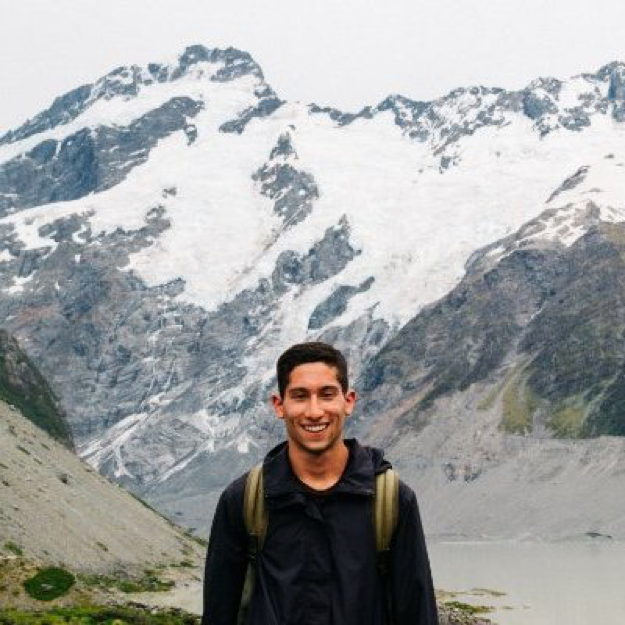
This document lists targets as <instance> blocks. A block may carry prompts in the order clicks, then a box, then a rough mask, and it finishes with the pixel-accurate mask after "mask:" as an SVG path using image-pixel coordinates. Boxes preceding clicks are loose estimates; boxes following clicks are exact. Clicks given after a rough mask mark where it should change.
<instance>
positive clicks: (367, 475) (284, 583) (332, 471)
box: [202, 343, 438, 625]
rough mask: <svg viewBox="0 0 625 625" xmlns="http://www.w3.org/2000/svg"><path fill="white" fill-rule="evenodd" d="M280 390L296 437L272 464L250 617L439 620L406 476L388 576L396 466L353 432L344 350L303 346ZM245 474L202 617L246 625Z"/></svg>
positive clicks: (294, 624) (209, 567)
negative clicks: (384, 543) (379, 477)
mask: <svg viewBox="0 0 625 625" xmlns="http://www.w3.org/2000/svg"><path fill="white" fill-rule="evenodd" d="M277 373H278V388H279V393H278V394H277V395H274V396H273V397H272V402H273V407H274V410H275V412H276V415H277V417H278V418H279V419H281V420H282V421H284V424H285V428H286V435H287V441H286V442H285V443H282V444H280V445H279V446H278V447H276V448H275V449H273V450H272V451H271V452H269V454H268V455H267V456H266V458H265V460H264V463H263V480H264V494H265V505H266V508H267V511H268V519H269V521H268V527H267V533H266V537H265V540H264V543H263V547H262V549H261V550H260V553H259V556H258V559H257V563H256V582H255V586H254V592H253V595H252V600H251V604H250V617H249V623H250V625H278V624H279V625H286V624H289V625H383V624H385V623H387V612H388V603H389V601H390V603H391V608H392V612H393V623H394V625H435V624H436V623H437V622H438V620H437V613H436V602H435V598H434V590H433V585H432V577H431V574H430V566H429V562H428V556H427V552H426V547H425V540H424V536H423V530H422V527H421V521H420V518H419V511H418V508H417V501H416V498H415V494H414V492H413V491H412V490H411V489H410V488H409V487H408V486H406V485H405V484H404V483H403V482H401V483H400V487H399V515H398V523H397V527H396V528H395V532H394V535H393V538H392V540H391V543H390V554H389V559H388V576H383V575H381V573H380V570H379V567H378V566H377V564H378V560H377V558H376V551H375V541H374V523H373V515H372V503H373V495H374V492H375V475H376V474H377V473H381V472H383V471H385V470H386V469H387V468H389V467H390V464H389V463H388V462H387V461H386V460H384V459H383V456H382V452H381V451H380V450H377V449H373V448H369V447H363V446H361V445H360V444H359V443H358V442H357V441H356V440H345V439H344V438H343V426H344V423H345V419H346V418H347V417H348V416H349V415H350V414H351V412H352V410H353V409H354V404H355V402H356V394H355V392H354V391H353V390H350V389H349V386H348V378H347V364H346V362H345V359H344V358H343V356H342V354H341V353H340V352H339V351H337V350H336V349H334V348H333V347H331V346H330V345H326V344H324V343H302V344H299V345H294V346H293V347H291V348H290V349H288V350H287V351H286V352H285V353H284V354H282V356H280V358H279V360H278V365H277ZM245 481H246V476H243V477H241V478H239V479H238V480H236V481H234V482H233V483H232V484H230V486H228V488H227V489H226V490H225V491H224V492H223V494H222V496H221V498H220V500H219V504H218V506H217V510H216V512H215V518H214V520H213V526H212V530H211V536H210V541H209V545H208V554H207V558H206V574H205V580H204V616H203V620H202V623H203V625H235V624H236V620H237V612H238V609H239V603H240V598H241V591H242V588H243V583H244V579H245V574H246V569H247V564H248V534H247V532H246V529H245V525H244V520H243V501H244V488H245Z"/></svg>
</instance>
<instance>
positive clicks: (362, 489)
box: [263, 438, 391, 497]
mask: <svg viewBox="0 0 625 625" xmlns="http://www.w3.org/2000/svg"><path fill="white" fill-rule="evenodd" d="M345 444H346V445H347V447H348V449H349V460H348V461H347V466H346V467H345V471H344V472H343V475H341V477H340V479H339V481H338V482H337V483H336V485H335V486H334V487H333V492H342V493H352V494H359V495H373V494H374V492H375V476H376V475H377V474H378V473H382V472H384V471H386V470H387V469H390V468H391V463H390V462H389V461H388V460H386V459H385V458H384V452H383V451H382V450H381V449H377V448H375V447H368V446H365V445H361V444H360V443H359V442H358V441H357V440H356V439H355V438H352V439H346V440H345ZM263 478H264V488H265V493H266V495H267V496H268V497H274V496H278V495H286V494H292V493H301V494H306V493H308V492H309V491H308V490H307V489H306V487H305V486H304V484H302V482H301V481H300V480H299V479H298V477H297V476H296V475H295V473H293V469H292V468H291V463H290V461H289V456H288V442H283V443H280V444H279V445H278V446H276V447H274V448H273V449H272V450H271V451H270V452H269V453H268V454H267V456H266V457H265V460H264V462H263Z"/></svg>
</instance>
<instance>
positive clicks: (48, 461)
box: [0, 402, 203, 575]
mask: <svg viewBox="0 0 625 625" xmlns="http://www.w3.org/2000/svg"><path fill="white" fill-rule="evenodd" d="M0 458H2V460H1V461H0V535H1V536H2V538H3V540H2V543H0V552H5V553H6V554H9V553H10V547H8V546H7V544H9V545H10V544H12V545H13V546H14V547H13V549H16V548H19V549H20V550H21V551H22V552H23V554H24V556H25V557H27V558H31V559H33V560H35V561H38V562H46V563H53V564H57V565H63V566H65V567H67V568H69V569H70V570H72V571H78V572H93V573H104V572H111V571H123V572H124V573H125V574H127V575H129V574H133V573H142V572H143V570H144V569H145V568H146V567H149V566H152V565H156V564H168V565H169V564H175V563H179V562H180V561H181V560H185V559H186V560H191V561H194V562H197V561H198V560H199V559H200V558H201V557H202V552H203V548H202V547H201V546H200V545H198V544H197V543H196V542H195V541H194V540H192V539H191V538H189V537H188V536H186V535H184V534H183V533H182V531H181V530H179V529H178V528H176V527H175V526H173V525H172V524H171V523H169V522H168V521H166V520H165V519H164V518H162V517H160V516H159V515H158V514H156V513H155V512H154V511H152V510H150V509H149V508H148V507H147V506H145V505H144V504H143V503H142V502H140V501H138V500H137V499H135V498H134V497H133V496H132V495H130V494H129V493H127V492H125V491H124V490H122V489H121V488H119V487H118V486H117V485H115V484H113V483H111V482H109V481H108V480H107V479H106V478H104V477H102V476H100V475H98V474H97V472H95V471H94V470H93V469H92V468H91V467H89V465H87V464H86V463H84V462H82V461H81V460H79V459H78V458H77V457H76V456H75V455H74V454H73V453H72V452H71V451H69V450H68V449H66V448H65V447H63V446H62V445H60V444H59V443H57V442H56V441H54V440H53V439H52V438H50V437H49V436H48V435H47V434H46V433H45V432H43V431H42V430H40V429H39V428H36V427H35V426H34V425H33V424H32V423H30V422H29V421H27V420H26V419H25V418H24V417H23V416H22V415H21V414H20V413H19V412H18V411H16V410H15V409H14V408H11V407H9V406H8V405H7V404H5V403H4V402H0Z"/></svg>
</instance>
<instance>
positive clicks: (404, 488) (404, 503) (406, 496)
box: [399, 476, 417, 510]
mask: <svg viewBox="0 0 625 625" xmlns="http://www.w3.org/2000/svg"><path fill="white" fill-rule="evenodd" d="M416 502H417V495H416V493H415V491H414V489H413V488H412V487H411V486H409V485H408V484H407V483H406V482H404V480H402V479H401V476H400V480H399V507H400V509H401V510H404V509H406V508H410V507H411V506H413V505H415V504H416Z"/></svg>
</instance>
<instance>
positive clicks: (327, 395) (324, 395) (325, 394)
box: [291, 389, 338, 401]
mask: <svg viewBox="0 0 625 625" xmlns="http://www.w3.org/2000/svg"><path fill="white" fill-rule="evenodd" d="M337 395H338V392H337V391H335V390H333V389H330V390H327V391H321V393H319V397H320V398H321V399H334V398H335V397H336V396H337ZM309 397H310V395H308V393H292V394H291V399H294V400H296V401H297V400H304V399H308V398H309Z"/></svg>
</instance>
